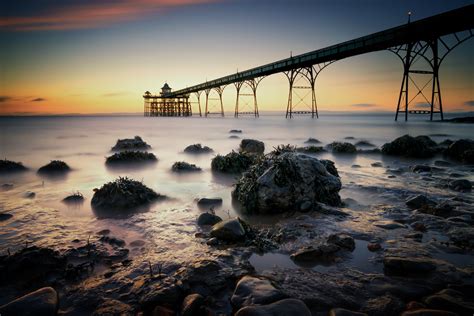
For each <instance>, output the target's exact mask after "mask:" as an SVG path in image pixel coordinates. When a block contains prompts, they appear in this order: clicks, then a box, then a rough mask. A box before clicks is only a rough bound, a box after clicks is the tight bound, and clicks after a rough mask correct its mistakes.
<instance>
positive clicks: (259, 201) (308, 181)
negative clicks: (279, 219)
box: [232, 152, 341, 214]
mask: <svg viewBox="0 0 474 316" xmlns="http://www.w3.org/2000/svg"><path fill="white" fill-rule="evenodd" d="M326 166H328V167H326ZM331 169H332V167H331V166H330V164H329V163H327V162H324V161H320V160H318V159H316V158H314V157H312V156H308V155H305V154H301V153H296V152H284V153H282V154H279V155H267V156H265V159H262V160H261V161H259V162H258V163H257V164H255V165H254V166H252V167H251V169H250V170H249V171H248V172H246V173H244V174H243V176H242V177H241V178H240V179H239V180H238V182H237V184H236V186H235V189H234V191H233V192H232V197H233V199H234V200H237V201H238V202H239V203H240V206H241V209H242V211H243V212H245V213H264V214H265V213H267V214H271V213H281V212H285V211H292V210H298V209H300V206H301V204H302V203H304V202H306V201H312V202H313V204H314V203H315V202H322V203H326V204H329V205H331V206H339V205H340V204H341V198H340V196H339V193H338V192H339V190H340V189H341V181H340V179H339V178H338V177H337V176H335V175H334V174H331V172H332V173H334V171H336V172H337V170H335V168H334V170H331Z"/></svg>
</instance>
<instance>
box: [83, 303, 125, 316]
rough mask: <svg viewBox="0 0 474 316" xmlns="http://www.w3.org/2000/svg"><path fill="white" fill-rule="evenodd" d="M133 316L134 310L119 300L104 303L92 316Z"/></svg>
mask: <svg viewBox="0 0 474 316" xmlns="http://www.w3.org/2000/svg"><path fill="white" fill-rule="evenodd" d="M113 315H120V316H133V315H134V313H133V308H132V307H131V306H130V305H128V304H125V303H122V302H120V301H117V300H113V299H109V300H106V301H105V302H103V303H102V304H100V305H99V307H97V309H96V310H95V311H94V313H92V316H113Z"/></svg>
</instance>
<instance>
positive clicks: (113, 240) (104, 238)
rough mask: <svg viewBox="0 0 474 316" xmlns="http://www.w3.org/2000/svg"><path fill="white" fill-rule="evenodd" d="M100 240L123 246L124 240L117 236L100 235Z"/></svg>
mask: <svg viewBox="0 0 474 316" xmlns="http://www.w3.org/2000/svg"><path fill="white" fill-rule="evenodd" d="M99 240H100V241H102V242H105V243H108V244H109V245H111V246H118V247H123V246H125V240H123V239H120V238H117V237H109V236H102V237H100V238H99Z"/></svg>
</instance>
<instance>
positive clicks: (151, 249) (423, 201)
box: [0, 135, 474, 316]
mask: <svg viewBox="0 0 474 316" xmlns="http://www.w3.org/2000/svg"><path fill="white" fill-rule="evenodd" d="M135 140H137V141H139V142H140V144H138V145H131V144H130V142H132V141H133V139H128V140H126V141H125V143H123V142H122V144H126V145H125V147H126V148H127V149H128V148H133V149H136V148H139V147H142V149H147V148H150V147H149V145H147V144H146V143H144V142H143V140H142V139H141V138H139V137H138V138H137V137H136V138H135ZM119 143H120V142H118V143H117V144H119ZM308 143H312V144H315V143H318V141H317V140H315V139H310V140H308ZM143 144H145V145H146V146H144V145H143ZM346 144H350V143H345V142H343V143H341V142H338V143H336V142H335V143H332V144H330V145H329V146H327V149H328V150H329V151H333V153H334V154H339V155H357V154H361V153H360V152H359V151H358V149H357V148H356V146H354V145H351V144H350V145H346ZM360 146H367V144H362V145H360ZM199 147H200V148H203V147H201V146H199ZM264 148H265V147H264V144H263V143H262V142H258V141H255V140H250V139H244V140H242V143H241V146H240V151H239V152H232V153H230V154H228V155H226V156H219V155H218V156H216V157H215V158H213V160H212V163H211V165H212V170H215V171H218V172H223V173H226V172H228V173H231V174H238V177H237V180H236V182H235V186H234V191H233V194H232V195H233V197H234V200H235V201H236V202H237V203H238V208H240V211H241V212H242V214H245V215H248V214H267V215H275V214H280V217H279V219H278V221H277V222H276V223H272V224H265V223H254V222H250V221H247V220H246V219H244V218H239V217H231V216H229V218H222V217H219V216H218V215H216V214H215V213H214V211H213V206H214V205H216V203H217V204H219V202H218V199H215V198H208V199H207V200H205V199H201V200H202V201H204V202H206V201H207V202H206V203H204V202H201V206H202V207H204V208H205V209H206V208H207V210H206V211H205V212H201V214H200V216H198V217H196V218H193V219H192V222H186V221H184V223H180V225H184V226H186V227H190V228H189V229H188V230H183V236H182V238H184V242H185V244H186V246H184V245H183V250H182V251H183V253H182V254H181V255H182V257H180V258H181V259H183V258H185V260H184V261H182V260H181V261H179V260H178V259H177V257H176V256H178V254H177V253H176V252H175V253H173V251H171V250H166V249H157V248H156V247H155V246H154V245H153V243H148V242H147V241H143V240H136V241H133V242H131V243H127V242H125V241H124V240H122V239H120V238H118V237H116V236H114V234H113V231H110V230H102V231H97V232H93V233H92V234H90V235H89V236H88V237H87V238H86V239H78V240H75V241H74V242H73V244H74V246H72V247H68V248H66V249H54V248H53V247H42V246H38V245H28V244H25V247H23V249H20V250H18V251H16V252H14V253H11V252H10V251H9V250H8V252H7V253H5V254H3V253H2V254H1V256H0V271H1V274H0V275H1V276H0V280H1V283H0V284H1V285H0V294H1V295H0V296H1V297H3V298H2V301H1V302H0V303H1V304H5V305H3V306H1V307H0V314H2V315H10V314H11V315H14V314H15V313H16V314H18V313H21V314H25V313H27V312H31V311H35V310H36V311H37V313H36V314H38V313H41V314H44V315H57V314H58V313H59V314H61V315H81V314H84V315H89V314H94V315H105V314H107V315H136V314H143V315H238V316H245V315H247V316H248V315H250V316H252V315H276V316H279V315H405V316H408V315H472V313H473V312H474V296H473V294H472V293H474V266H473V265H472V264H471V265H458V264H455V263H453V262H450V261H449V260H446V258H445V257H443V255H442V254H443V253H449V254H456V256H458V257H459V258H461V260H463V261H466V262H467V261H469V260H470V259H474V242H473V240H474V228H473V224H474V209H473V207H472V205H473V202H474V200H473V199H472V198H471V195H470V192H471V190H472V184H471V182H470V181H469V180H466V179H465V177H464V176H463V174H462V173H461V174H460V175H461V177H460V178H459V177H451V174H452V172H451V171H450V170H451V169H450V166H452V164H456V165H461V164H462V165H461V166H463V167H462V168H464V169H463V170H465V172H467V173H469V172H472V171H473V169H472V163H473V161H472V157H473V153H474V141H472V140H457V141H452V142H451V143H450V144H449V145H446V143H444V144H437V143H436V142H434V141H432V140H431V139H430V138H429V137H427V136H418V137H411V136H408V135H405V136H402V137H400V138H397V139H396V140H394V141H393V142H390V143H387V144H385V145H384V146H382V148H381V152H382V154H383V155H396V156H400V157H416V158H420V157H421V158H423V159H426V158H430V159H433V158H435V157H436V159H437V160H434V161H429V162H428V161H424V162H423V163H421V162H420V163H419V164H415V165H412V166H409V167H407V168H405V169H403V168H399V169H393V168H391V167H390V166H384V164H383V163H382V162H380V163H379V164H377V165H373V166H371V167H372V168H381V169H382V170H384V172H385V173H386V174H387V176H388V177H390V176H393V177H394V178H403V179H406V181H418V182H420V183H426V185H428V184H429V185H430V186H432V187H434V188H435V189H437V190H440V191H443V192H445V194H444V195H438V194H430V193H429V192H428V193H427V192H418V191H413V190H410V188H409V187H407V188H406V190H403V191H400V190H399V191H396V190H394V189H391V188H380V187H362V188H360V189H361V190H367V191H372V190H378V191H380V194H381V195H383V196H384V199H385V200H386V201H387V202H385V203H377V202H374V203H373V205H371V206H370V207H367V206H363V205H358V203H357V201H354V200H352V199H350V198H346V199H341V197H340V195H339V191H341V190H344V188H347V187H356V186H357V184H356V183H354V182H351V183H344V182H343V181H342V180H341V176H340V173H341V171H340V170H338V169H337V165H335V164H334V163H333V162H332V161H329V160H324V159H318V158H317V156H316V155H317V153H316V154H314V155H308V154H306V153H302V152H301V150H298V148H296V147H292V146H281V147H278V148H274V149H273V150H272V151H271V152H269V153H268V154H266V155H264V154H263V152H264ZM117 149H118V148H116V149H115V150H117ZM206 151H209V150H206ZM362 154H363V153H362ZM443 157H444V158H445V159H444V158H443ZM210 159H211V158H210ZM188 165H189V164H187V163H184V162H180V163H179V168H178V167H173V168H174V169H176V170H187V169H189V166H188ZM183 166H184V167H183ZM359 167H360V166H359ZM450 172H451V173H450ZM115 186H117V188H116V187H115ZM119 191H120V192H119ZM127 192H131V193H130V194H129V193H127ZM95 193H96V194H97V196H94V198H93V199H92V201H91V203H92V204H93V205H95V206H97V207H104V206H106V207H107V208H108V209H112V210H113V211H114V212H120V209H127V210H128V209H130V208H133V207H137V206H142V205H143V204H149V203H152V202H153V200H156V199H157V198H162V197H163V196H161V195H160V194H159V193H156V192H153V191H152V190H150V189H149V188H147V187H145V186H144V185H143V184H141V183H140V182H137V181H134V180H131V179H127V178H119V179H118V180H117V181H116V182H111V183H107V184H105V185H104V186H103V187H102V188H100V189H98V190H97V191H96V192H95ZM467 193H469V195H468V194H467ZM163 198H164V197H163ZM214 200H215V203H214V202H213V203H210V202H208V201H214ZM390 201H393V203H390ZM197 203H198V205H199V201H198V202H197ZM220 203H222V201H220ZM387 203H390V204H387ZM183 214H186V211H183ZM2 215H3V214H2ZM132 216H134V217H132V218H131V219H130V221H131V222H135V221H136V222H141V221H145V220H150V217H148V216H149V215H148V214H147V213H138V214H137V215H133V213H132ZM183 216H184V215H183ZM186 216H187V215H186ZM187 218H188V217H187ZM6 220H10V219H6ZM176 220H177V219H176ZM155 224H156V225H165V223H164V222H162V223H155ZM156 229H161V228H160V227H157V228H156ZM164 229H165V228H163V230H159V231H158V232H157V234H158V235H160V236H161V234H166V231H165V230H164ZM160 238H166V236H161V237H160ZM151 239H152V238H151ZM160 247H162V246H160ZM160 247H158V248H160ZM178 249H179V248H178ZM361 253H365V254H366V257H364V259H363V260H365V262H364V263H363V265H364V264H365V265H366V266H367V269H354V268H348V266H347V264H348V263H350V262H353V261H354V260H358V258H359V256H360V254H361ZM256 254H258V255H261V256H262V257H265V256H267V255H273V254H282V255H284V256H285V257H287V258H289V260H290V261H291V262H292V264H294V266H285V265H283V266H275V267H265V268H263V269H257V268H255V267H254V266H253V265H252V264H251V262H253V261H252V260H253V258H255V255H256ZM367 256H370V262H369V261H368V258H367ZM30 292H32V293H30ZM28 293H30V294H28ZM21 295H27V296H26V297H21ZM19 297H21V298H19ZM15 299H17V300H16V301H15ZM33 313H34V312H33Z"/></svg>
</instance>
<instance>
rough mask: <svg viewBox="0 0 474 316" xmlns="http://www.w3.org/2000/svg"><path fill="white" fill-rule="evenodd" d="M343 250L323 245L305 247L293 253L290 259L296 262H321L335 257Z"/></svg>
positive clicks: (330, 245) (333, 245)
mask: <svg viewBox="0 0 474 316" xmlns="http://www.w3.org/2000/svg"><path fill="white" fill-rule="evenodd" d="M340 249H341V248H340V247H339V246H337V245H335V244H331V243H328V244H322V245H318V246H316V247H305V248H302V249H300V250H298V251H297V252H295V253H293V254H292V255H291V256H290V258H291V259H292V260H294V261H319V260H326V259H330V258H331V257H333V255H334V254H335V253H336V252H338V251H339V250H340Z"/></svg>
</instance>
